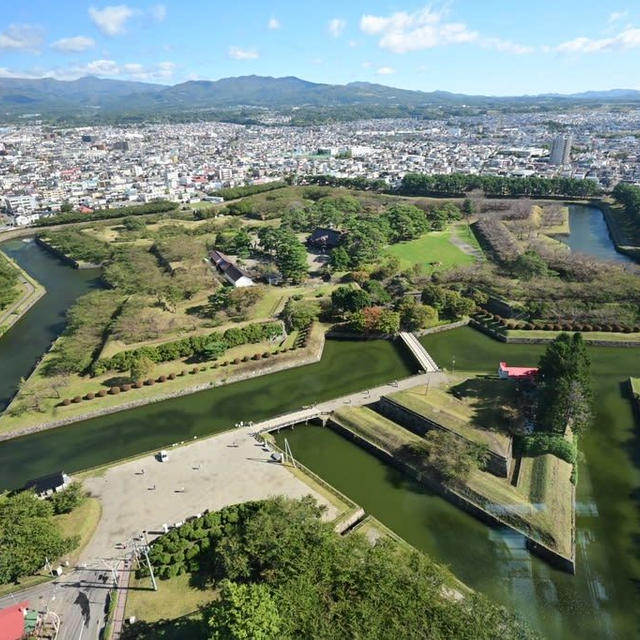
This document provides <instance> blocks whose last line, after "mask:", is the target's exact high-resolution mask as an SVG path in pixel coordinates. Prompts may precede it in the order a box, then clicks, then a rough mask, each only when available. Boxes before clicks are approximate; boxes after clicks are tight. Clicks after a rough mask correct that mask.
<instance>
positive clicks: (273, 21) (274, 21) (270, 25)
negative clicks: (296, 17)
mask: <svg viewBox="0 0 640 640" xmlns="http://www.w3.org/2000/svg"><path fill="white" fill-rule="evenodd" d="M281 26H282V25H281V24H280V20H278V18H270V19H269V22H267V29H279V28H280V27H281Z"/></svg>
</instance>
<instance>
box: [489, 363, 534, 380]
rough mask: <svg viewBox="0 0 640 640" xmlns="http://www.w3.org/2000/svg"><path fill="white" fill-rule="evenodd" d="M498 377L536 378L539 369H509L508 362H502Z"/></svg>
mask: <svg viewBox="0 0 640 640" xmlns="http://www.w3.org/2000/svg"><path fill="white" fill-rule="evenodd" d="M498 375H499V376H500V377H501V378H503V379H508V378H529V379H531V378H535V377H536V375H538V367H508V366H507V363H506V362H501V363H500V366H499V367H498Z"/></svg>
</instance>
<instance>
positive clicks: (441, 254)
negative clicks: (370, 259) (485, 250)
mask: <svg viewBox="0 0 640 640" xmlns="http://www.w3.org/2000/svg"><path fill="white" fill-rule="evenodd" d="M452 233H453V231H452V229H450V228H449V229H446V230H445V231H430V232H429V233H425V234H423V235H421V236H420V237H419V238H416V239H415V240H410V241H409V242H399V243H397V244H393V245H391V246H389V247H387V249H386V250H385V251H386V253H387V255H391V256H395V257H397V258H398V259H399V260H400V266H401V267H402V268H403V269H407V268H409V267H412V266H413V265H416V264H421V265H423V266H427V267H430V270H432V271H436V270H443V269H450V268H451V267H456V266H458V265H463V264H471V263H472V262H473V261H474V258H473V256H470V255H468V254H466V253H464V251H462V250H461V249H459V248H458V247H456V246H455V245H454V244H452V242H451V236H452ZM465 241H466V239H465ZM476 244H477V243H476ZM433 263H439V264H433Z"/></svg>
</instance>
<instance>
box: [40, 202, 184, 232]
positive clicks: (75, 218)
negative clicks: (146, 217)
mask: <svg viewBox="0 0 640 640" xmlns="http://www.w3.org/2000/svg"><path fill="white" fill-rule="evenodd" d="M175 208H176V204H175V203H174V202H169V201H167V200H155V201H154V202H148V203H146V204H139V205H134V206H130V207H115V208H113V209H96V210H95V211H94V212H93V213H81V212H79V211H68V212H64V213H58V214H55V215H52V216H47V217H46V218H40V219H39V220H38V221H37V222H36V223H35V226H36V227H50V226H52V225H54V224H68V223H70V222H88V221H91V220H107V219H110V218H120V217H122V216H139V215H143V214H148V213H167V212H168V211H174V210H175Z"/></svg>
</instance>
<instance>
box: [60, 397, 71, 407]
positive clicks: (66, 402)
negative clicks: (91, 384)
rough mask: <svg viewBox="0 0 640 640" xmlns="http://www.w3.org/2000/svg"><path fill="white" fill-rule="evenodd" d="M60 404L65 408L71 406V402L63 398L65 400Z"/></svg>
mask: <svg viewBox="0 0 640 640" xmlns="http://www.w3.org/2000/svg"><path fill="white" fill-rule="evenodd" d="M62 404H63V405H64V406H65V407H68V406H69V405H70V404H71V400H69V398H65V399H64V400H63V401H62Z"/></svg>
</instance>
